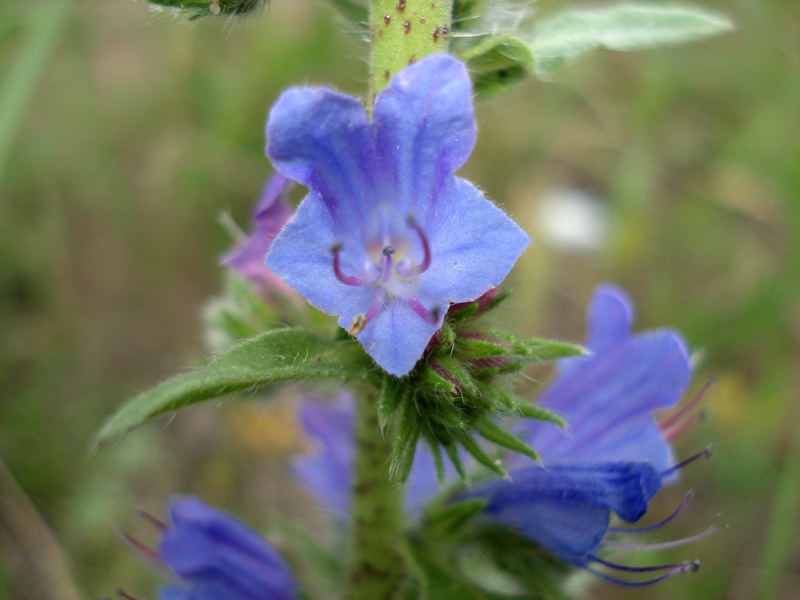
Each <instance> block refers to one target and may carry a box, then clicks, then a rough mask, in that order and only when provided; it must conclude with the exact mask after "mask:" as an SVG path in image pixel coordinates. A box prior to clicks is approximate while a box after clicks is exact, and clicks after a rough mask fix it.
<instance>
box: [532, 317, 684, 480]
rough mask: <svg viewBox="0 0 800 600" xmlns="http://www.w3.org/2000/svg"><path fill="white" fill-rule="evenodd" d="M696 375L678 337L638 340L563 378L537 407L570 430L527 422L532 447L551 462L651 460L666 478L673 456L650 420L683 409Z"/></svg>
mask: <svg viewBox="0 0 800 600" xmlns="http://www.w3.org/2000/svg"><path fill="white" fill-rule="evenodd" d="M690 374H691V372H690V367H689V356H688V352H687V350H686V346H685V345H684V343H683V340H682V339H681V337H680V335H679V334H677V333H676V332H673V331H670V330H654V331H650V332H647V333H642V334H638V335H635V336H632V337H631V338H630V339H629V340H628V341H627V342H626V343H625V344H623V345H622V346H621V347H619V348H617V349H616V350H614V351H612V352H608V353H605V354H601V355H596V356H595V357H593V358H592V359H590V360H588V361H586V362H585V363H584V364H583V365H581V366H580V368H577V369H573V370H570V371H569V372H568V373H565V374H562V375H560V376H559V377H557V378H556V379H555V380H554V381H553V383H552V384H551V385H550V386H548V388H547V389H546V390H545V391H544V392H543V393H542V395H541V396H540V398H539V401H538V404H540V405H541V406H544V407H546V408H549V409H551V410H553V411H555V412H557V413H558V414H559V415H561V416H562V417H563V418H564V419H565V420H566V421H567V423H568V426H569V429H568V431H566V432H564V431H562V430H560V429H557V428H555V427H553V426H550V425H549V424H544V423H536V422H526V423H525V425H524V427H525V430H526V440H527V441H528V442H529V443H531V444H533V446H534V447H535V448H536V449H537V450H538V451H539V452H540V454H541V456H542V459H543V460H544V461H545V462H552V461H564V460H570V461H571V460H594V461H609V460H610V461H616V460H646V461H649V462H650V463H652V464H653V466H654V467H655V468H656V469H657V470H659V471H663V470H666V469H668V468H669V467H670V466H672V465H673V464H674V463H673V459H672V451H671V448H670V446H669V444H668V443H667V442H666V441H665V440H664V439H663V438H662V437H661V434H660V433H659V431H658V428H657V426H656V425H655V423H654V421H653V418H652V416H651V413H652V411H654V410H658V409H663V408H666V407H669V406H672V405H674V404H675V403H677V402H678V400H680V398H681V395H682V394H683V392H684V390H685V389H686V386H687V385H688V383H689V377H690Z"/></svg>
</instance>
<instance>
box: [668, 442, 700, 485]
mask: <svg viewBox="0 0 800 600" xmlns="http://www.w3.org/2000/svg"><path fill="white" fill-rule="evenodd" d="M711 454H712V451H711V444H709V445H708V446H706V449H705V450H703V451H702V452H698V453H697V454H695V455H694V456H690V457H689V458H687V459H686V460H682V461H681V462H679V463H678V464H677V465H675V466H674V467H671V468H669V469H667V470H666V471H661V477H662V478H663V477H666V476H667V475H670V474H672V473H674V472H675V471H678V470H679V469H682V468H683V467H685V466H686V465H688V464H691V463H693V462H694V461H696V460H697V459H698V458H703V457H704V456H706V457H708V456H711Z"/></svg>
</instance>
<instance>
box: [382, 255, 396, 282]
mask: <svg viewBox="0 0 800 600" xmlns="http://www.w3.org/2000/svg"><path fill="white" fill-rule="evenodd" d="M394 253H395V249H394V246H386V248H384V249H383V272H382V273H381V281H383V283H388V282H389V280H390V279H391V278H392V266H393V265H394V260H393V259H392V255H393V254H394Z"/></svg>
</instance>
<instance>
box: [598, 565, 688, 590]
mask: <svg viewBox="0 0 800 600" xmlns="http://www.w3.org/2000/svg"><path fill="white" fill-rule="evenodd" d="M584 569H586V570H587V571H589V572H590V573H592V574H593V575H597V576H598V577H599V578H600V579H605V580H606V581H610V582H611V583H616V584H617V585H624V586H628V587H644V586H646V585H653V584H654V583H658V582H659V581H664V580H665V579H668V578H670V577H672V576H673V575H678V574H679V573H688V572H690V571H687V570H685V569H684V568H683V567H678V568H675V569H672V570H671V571H668V572H667V573H664V574H663V575H659V576H658V577H654V578H653V579H645V580H644V581H625V580H624V579H619V578H617V577H612V576H611V575H606V574H605V573H601V572H600V571H595V570H594V569H592V568H590V567H584Z"/></svg>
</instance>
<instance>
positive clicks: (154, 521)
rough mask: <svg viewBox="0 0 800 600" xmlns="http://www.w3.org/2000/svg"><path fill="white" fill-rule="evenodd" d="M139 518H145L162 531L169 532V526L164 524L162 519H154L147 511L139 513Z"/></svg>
mask: <svg viewBox="0 0 800 600" xmlns="http://www.w3.org/2000/svg"><path fill="white" fill-rule="evenodd" d="M139 516H140V517H142V518H144V519H146V520H148V521H150V523H152V524H153V525H155V526H156V527H157V528H158V529H160V530H161V531H166V530H167V524H166V523H164V521H162V520H161V519H159V518H156V517H154V516H153V515H151V514H150V513H149V512H147V511H145V510H140V511H139Z"/></svg>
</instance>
